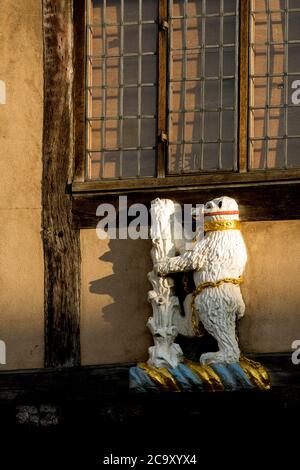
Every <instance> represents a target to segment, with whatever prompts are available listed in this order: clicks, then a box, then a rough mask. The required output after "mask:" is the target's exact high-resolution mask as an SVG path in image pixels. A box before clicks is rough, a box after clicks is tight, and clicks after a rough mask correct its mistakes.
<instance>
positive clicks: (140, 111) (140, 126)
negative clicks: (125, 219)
mask: <svg viewBox="0 0 300 470" xmlns="http://www.w3.org/2000/svg"><path fill="white" fill-rule="evenodd" d="M138 8H139V26H138V30H139V57H138V90H137V91H138V120H137V125H138V153H137V176H140V174H141V155H142V152H141V133H142V120H141V114H142V88H141V83H142V53H143V37H142V34H143V29H142V24H141V22H142V18H143V15H142V0H139V6H138Z"/></svg>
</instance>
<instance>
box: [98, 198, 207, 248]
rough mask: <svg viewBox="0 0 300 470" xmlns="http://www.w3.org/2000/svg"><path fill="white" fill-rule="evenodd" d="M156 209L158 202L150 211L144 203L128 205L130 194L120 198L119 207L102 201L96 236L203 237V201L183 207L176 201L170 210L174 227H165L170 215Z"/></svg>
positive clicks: (125, 237) (188, 240)
mask: <svg viewBox="0 0 300 470" xmlns="http://www.w3.org/2000/svg"><path fill="white" fill-rule="evenodd" d="M153 210H155V205H154V206H151V209H150V211H149V210H148V208H147V206H146V205H145V204H141V203H135V204H132V205H130V206H128V201H127V196H120V197H119V205H118V207H117V208H116V207H115V206H114V205H112V204H109V203H104V204H100V205H99V206H98V207H97V211H96V216H97V217H101V219H100V220H99V222H98V224H97V228H96V233H97V236H98V238H100V240H104V239H106V238H110V239H112V240H115V239H120V240H126V239H128V238H129V239H131V240H137V239H142V240H146V239H148V238H149V237H150V236H151V238H155V234H157V233H159V234H160V236H161V237H162V238H163V239H168V238H172V239H173V240H185V241H186V244H189V243H191V242H192V240H194V238H195V237H196V236H197V238H198V239H200V238H201V236H202V234H203V233H204V205H203V204H196V205H195V206H193V205H192V204H184V205H183V207H182V206H181V205H180V204H177V203H174V207H172V210H171V212H170V219H171V227H164V222H163V218H164V216H165V215H167V214H161V215H159V214H157V213H156V214H155V216H154V214H153V213H152V212H153ZM166 211H167V208H166ZM166 220H168V219H167V218H166ZM150 226H151V234H150V231H149V227H150ZM170 231H171V232H172V233H170Z"/></svg>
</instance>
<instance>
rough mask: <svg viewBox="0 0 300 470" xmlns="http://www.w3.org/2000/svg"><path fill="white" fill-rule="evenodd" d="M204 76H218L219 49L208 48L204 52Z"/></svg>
mask: <svg viewBox="0 0 300 470" xmlns="http://www.w3.org/2000/svg"><path fill="white" fill-rule="evenodd" d="M205 76H206V77H218V76H219V49H218V48H209V49H206V50H205Z"/></svg>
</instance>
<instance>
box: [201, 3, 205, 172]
mask: <svg viewBox="0 0 300 470" xmlns="http://www.w3.org/2000/svg"><path fill="white" fill-rule="evenodd" d="M205 12H206V3H205V2H202V19H201V29H202V33H201V36H202V37H201V43H202V44H201V45H204V44H205ZM205 67H206V63H205V47H202V49H201V70H202V77H201V80H202V82H201V103H202V107H203V109H204V106H205V101H204V99H205V94H204V93H205V92H204V84H205V82H204V77H205ZM204 130H205V128H204V112H203V113H202V121H201V144H202V145H201V157H200V170H201V171H203V170H204V145H203V141H204Z"/></svg>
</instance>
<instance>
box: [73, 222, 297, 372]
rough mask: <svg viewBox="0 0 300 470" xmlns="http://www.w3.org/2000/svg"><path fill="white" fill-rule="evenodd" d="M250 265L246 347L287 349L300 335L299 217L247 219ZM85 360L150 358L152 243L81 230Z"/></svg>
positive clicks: (245, 230) (242, 325)
mask: <svg viewBox="0 0 300 470" xmlns="http://www.w3.org/2000/svg"><path fill="white" fill-rule="evenodd" d="M242 231H243V235H244V237H245V241H246V244H247V248H248V256H249V260H248V264H247V268H246V272H245V283H244V284H243V287H242V290H243V295H244V299H245V303H246V315H245V317H244V319H243V320H242V321H241V323H240V336H241V345H242V348H243V349H244V350H245V351H246V352H247V351H248V352H249V351H254V352H280V351H289V350H290V348H291V343H292V341H293V340H294V339H300V295H299V293H300V237H299V234H300V221H279V222H244V223H243V224H242ZM81 243H82V312H81V341H82V361H83V364H101V363H114V362H126V361H138V360H144V359H146V358H147V348H148V347H149V345H150V344H151V337H150V334H149V333H148V331H147V329H146V326H145V324H146V321H147V318H148V316H149V315H150V313H151V309H150V306H149V305H148V304H147V302H146V296H147V291H148V290H149V287H150V286H149V284H148V282H147V277H146V276H147V272H148V271H149V270H150V269H151V264H150V255H149V250H150V247H151V244H150V242H149V241H141V240H138V241H133V240H111V241H110V242H108V241H100V240H98V238H97V236H96V232H95V230H82V231H81Z"/></svg>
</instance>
